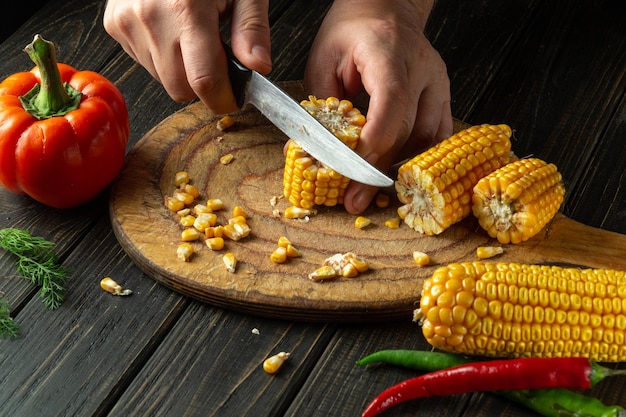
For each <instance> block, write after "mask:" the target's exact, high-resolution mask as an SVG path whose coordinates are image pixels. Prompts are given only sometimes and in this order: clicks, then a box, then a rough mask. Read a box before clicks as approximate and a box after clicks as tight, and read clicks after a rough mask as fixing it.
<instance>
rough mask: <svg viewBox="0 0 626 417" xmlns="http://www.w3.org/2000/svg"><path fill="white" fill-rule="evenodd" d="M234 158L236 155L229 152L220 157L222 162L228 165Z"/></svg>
mask: <svg viewBox="0 0 626 417" xmlns="http://www.w3.org/2000/svg"><path fill="white" fill-rule="evenodd" d="M233 159H235V157H234V156H233V154H232V153H227V154H226V155H222V156H221V157H220V164H222V165H228V164H230V163H231V162H233Z"/></svg>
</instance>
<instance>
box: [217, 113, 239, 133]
mask: <svg viewBox="0 0 626 417" xmlns="http://www.w3.org/2000/svg"><path fill="white" fill-rule="evenodd" d="M234 124H235V119H233V117H232V116H229V115H226V116H224V117H222V118H221V119H219V120H218V121H217V130H226V129H228V128H229V127H232V126H233V125H234Z"/></svg>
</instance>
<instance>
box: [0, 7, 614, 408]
mask: <svg viewBox="0 0 626 417" xmlns="http://www.w3.org/2000/svg"><path fill="white" fill-rule="evenodd" d="M271 3H272V5H271V17H270V18H271V24H272V37H273V53H274V61H275V68H274V71H273V72H272V74H271V77H272V78H273V79H275V80H298V79H301V78H302V76H303V68H304V63H305V59H306V56H307V50H308V48H309V45H310V44H311V42H312V39H313V36H314V33H315V31H316V28H317V27H318V25H319V24H320V22H321V19H322V17H323V15H324V12H325V10H326V9H327V7H328V5H329V3H330V2H329V1H320V2H311V1H309V0H285V1H282V0H276V1H272V2H271ZM104 4H105V2H104V1H102V0H51V1H49V2H47V3H45V4H43V5H42V6H41V8H39V9H38V10H37V11H36V12H35V13H34V14H33V15H32V16H30V17H28V18H27V20H25V22H24V23H23V25H22V26H20V27H19V28H18V29H16V31H15V32H13V33H11V34H10V35H9V36H8V37H7V38H6V39H3V43H2V44H1V45H0V55H1V56H2V61H1V63H0V77H2V78H4V77H6V76H8V75H9V74H11V73H14V72H17V71H24V70H28V69H30V67H31V62H30V60H29V58H28V57H27V56H26V54H24V53H22V52H21V50H22V48H23V47H24V46H25V45H26V44H28V43H29V42H30V41H31V40H32V37H33V35H34V34H35V33H41V34H42V35H43V36H44V37H46V38H48V39H50V40H52V41H54V42H55V43H56V44H57V45H58V46H59V52H58V57H59V60H60V61H63V62H66V63H70V64H72V65H74V66H75V67H77V68H80V69H90V70H95V71H99V72H101V73H103V74H104V75H105V76H107V77H108V78H109V79H111V80H112V81H114V82H115V83H116V84H117V86H118V87H119V88H120V90H121V91H122V93H123V94H124V96H125V98H126V101H127V104H128V108H129V111H130V123H131V141H130V143H129V148H128V149H129V150H130V149H131V147H132V146H133V145H134V144H135V143H136V142H137V141H138V140H139V139H140V138H141V137H142V136H143V135H145V134H146V132H147V131H148V130H149V129H150V128H151V127H153V126H155V125H156V124H158V123H159V122H160V121H162V120H163V119H164V118H165V117H167V116H168V115H170V114H172V113H173V112H175V111H177V110H179V109H181V108H182V107H184V106H185V104H177V103H174V102H172V101H171V100H170V99H169V97H168V96H167V95H166V94H165V92H164V90H163V89H162V88H161V86H160V85H159V84H157V83H156V82H154V81H153V80H152V79H151V78H150V77H149V75H148V74H147V72H146V71H144V70H143V69H142V68H141V67H140V66H138V65H137V64H135V63H134V62H133V61H132V60H131V59H130V58H129V57H128V56H127V55H125V54H124V52H123V51H122V49H121V48H120V47H119V46H118V44H117V43H116V42H114V41H113V40H112V39H111V38H110V37H109V36H108V35H107V34H106V33H105V31H104V30H103V27H102V14H103V10H104ZM624 16H625V13H624V4H623V2H621V1H619V0H613V1H610V0H609V1H591V2H566V1H552V2H543V1H535V0H520V1H518V0H511V1H506V2H502V1H496V0H483V1H472V2H468V1H439V2H437V5H436V8H435V10H434V12H433V14H432V16H431V20H430V22H429V26H428V36H429V38H430V39H431V41H432V43H433V44H434V45H435V47H436V48H437V49H438V50H439V51H440V53H441V54H442V56H443V58H444V59H445V61H446V63H447V65H448V71H449V74H450V78H451V82H452V98H453V103H452V107H453V114H454V115H455V117H457V118H459V119H462V120H465V121H467V122H469V123H472V124H476V123H485V122H497V123H500V122H505V123H508V124H510V125H511V126H513V127H514V128H515V130H516V138H517V139H516V142H515V144H514V147H515V149H516V150H517V153H518V154H519V155H531V154H532V155H536V156H538V157H541V158H543V159H546V160H549V161H551V162H554V163H556V164H557V166H559V168H560V170H561V172H562V173H563V176H564V179H565V183H566V185H567V197H566V200H565V203H564V205H563V213H564V214H565V215H566V216H568V217H570V218H572V219H574V220H577V221H579V222H582V223H585V224H587V225H590V226H594V227H598V228H602V229H606V230H610V231H614V232H618V233H622V234H624V233H626V164H625V163H624V161H625V160H626V146H625V144H626V142H625V140H626V72H625V69H626V26H624V24H623V23H624ZM355 36H357V35H356V34H355ZM107 210H108V195H107V193H103V195H102V196H100V197H99V198H97V199H96V200H95V201H93V202H92V203H89V204H88V205H86V206H84V207H81V208H77V209H73V210H54V209H50V208H47V207H44V206H42V205H40V204H38V203H35V202H33V201H32V200H31V199H29V198H28V197H24V196H19V195H13V194H10V193H8V192H6V191H4V190H0V227H2V228H5V227H19V228H25V229H28V230H30V231H31V232H32V233H33V234H35V235H39V236H43V237H45V238H48V239H50V240H53V241H55V242H57V243H58V247H59V253H60V256H61V258H62V260H63V262H64V264H66V265H68V266H70V267H72V268H74V269H75V272H74V274H73V275H72V277H71V279H70V281H69V283H68V287H67V294H66V300H65V302H64V304H63V305H62V306H61V307H60V308H59V309H58V310H55V311H49V310H47V309H46V308H45V307H44V306H43V304H42V303H41V301H40V299H39V297H38V296H37V294H36V289H35V288H34V287H33V286H32V285H30V284H29V283H28V282H26V281H25V280H23V279H21V278H17V277H16V276H15V267H14V261H15V259H14V258H13V257H12V256H11V255H9V254H7V253H5V252H4V251H2V252H0V274H1V275H2V276H1V277H0V291H2V292H3V293H4V295H5V297H6V298H7V300H8V301H9V303H10V304H11V306H12V315H13V316H14V317H15V320H16V322H17V323H18V324H19V326H20V328H21V330H22V334H21V337H20V338H19V339H17V340H9V339H1V340H0V416H3V417H4V416H7V417H8V416H17V417H22V416H24V417H26V416H28V417H37V416H105V415H110V416H221V417H228V416H237V417H239V416H244V415H248V416H283V415H284V416H296V415H297V416H357V415H360V412H361V411H362V410H363V408H364V407H365V405H366V404H367V403H368V402H369V401H370V400H371V399H372V398H373V397H374V396H375V395H376V394H377V393H378V392H380V391H381V390H382V389H384V388H386V387H387V386H389V385H391V384H394V383H396V382H399V381H400V380H403V379H405V378H407V377H409V376H412V375H413V372H409V371H406V370H402V369H398V368H393V367H377V368H369V369H363V368H359V367H356V366H355V365H354V362H355V360H357V359H358V358H360V357H362V356H364V355H366V354H368V353H371V352H374V351H376V350H380V349H388V348H405V349H428V346H427V344H426V342H425V341H424V339H423V337H422V335H421V332H420V329H419V327H418V326H417V325H416V324H414V323H412V322H411V320H410V317H407V320H406V321H401V322H393V323H384V324H372V325H363V324H359V325H350V324H329V323H300V322H290V321H281V320H280V319H267V318H260V317H256V316H254V315H244V314H241V313H238V312H234V311H228V310H223V309H220V308H216V307H214V306H211V305H207V304H203V303H200V302H197V301H195V300H193V299H190V298H188V297H185V296H182V295H180V294H178V293H176V292H174V291H171V290H169V289H167V288H165V287H163V286H162V285H159V284H157V283H156V282H155V281H154V280H153V279H152V278H150V277H149V276H147V275H145V274H144V273H142V271H141V270H140V269H139V268H138V267H137V266H136V265H135V264H133V262H132V261H131V260H130V258H129V257H128V256H127V255H126V254H125V252H124V251H123V250H122V248H121V246H120V245H119V243H118V241H117V240H116V238H115V236H114V234H113V232H112V229H111V225H110V221H109V217H108V211H107ZM624 256H626V254H624ZM105 276H112V277H115V278H116V279H118V280H119V281H120V282H123V283H124V284H125V285H126V286H127V287H129V288H132V289H133V290H134V292H135V294H134V295H133V296H132V297H131V298H123V297H112V296H110V295H109V294H106V293H105V292H103V291H102V290H100V288H99V286H98V283H99V281H100V279H101V278H103V277H105ZM252 329H258V330H259V334H253V332H252ZM280 350H286V351H290V352H292V356H291V358H290V360H289V361H288V362H287V364H286V365H285V367H284V368H283V369H282V370H281V372H280V373H279V374H278V375H276V376H268V375H267V374H266V373H264V372H263V370H262V369H261V367H260V365H261V363H262V361H263V360H264V359H265V358H266V357H268V356H270V355H271V354H273V353H276V352H278V351H280ZM618 366H621V365H618ZM625 383H626V378H623V377H620V378H615V379H613V380H612V381H611V382H608V383H601V384H600V385H599V386H598V387H597V388H595V389H593V390H592V391H591V392H590V393H589V394H590V395H593V396H596V397H598V398H600V399H601V400H602V401H604V402H605V403H608V404H620V405H622V406H626V397H625V396H624V394H623V392H624V389H625ZM418 414H419V415H423V416H438V417H440V416H478V415H482V416H487V415H507V416H526V415H533V414H532V413H531V412H529V411H527V410H526V409H524V408H522V407H520V406H518V405H515V404H512V403H509V402H507V401H505V400H502V399H500V398H499V397H496V396H494V395H492V394H489V393H478V394H471V395H469V394H468V395H458V396H452V397H445V398H433V399H430V400H428V401H414V402H411V403H407V404H403V405H401V406H398V407H396V408H394V409H392V410H390V411H388V412H387V413H386V414H385V415H387V416H414V415H418Z"/></svg>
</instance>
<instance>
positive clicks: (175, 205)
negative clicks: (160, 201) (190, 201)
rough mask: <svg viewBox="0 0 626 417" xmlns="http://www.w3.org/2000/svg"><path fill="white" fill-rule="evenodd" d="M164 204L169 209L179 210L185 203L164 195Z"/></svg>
mask: <svg viewBox="0 0 626 417" xmlns="http://www.w3.org/2000/svg"><path fill="white" fill-rule="evenodd" d="M165 206H166V207H167V208H168V209H169V210H170V211H179V210H182V209H183V208H184V207H185V203H184V202H183V201H180V200H179V199H177V198H174V197H170V196H167V197H165Z"/></svg>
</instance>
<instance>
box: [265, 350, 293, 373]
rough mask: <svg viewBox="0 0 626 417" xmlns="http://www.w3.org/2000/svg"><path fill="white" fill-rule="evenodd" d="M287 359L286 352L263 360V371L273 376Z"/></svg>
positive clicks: (287, 354)
mask: <svg viewBox="0 0 626 417" xmlns="http://www.w3.org/2000/svg"><path fill="white" fill-rule="evenodd" d="M288 357H289V353H288V352H280V353H277V354H276V355H274V356H271V357H269V358H267V359H265V360H264V361H263V370H264V371H265V372H267V373H268V374H270V375H273V374H275V373H276V372H278V370H279V369H280V367H281V366H283V363H285V361H286V360H287V358H288Z"/></svg>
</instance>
